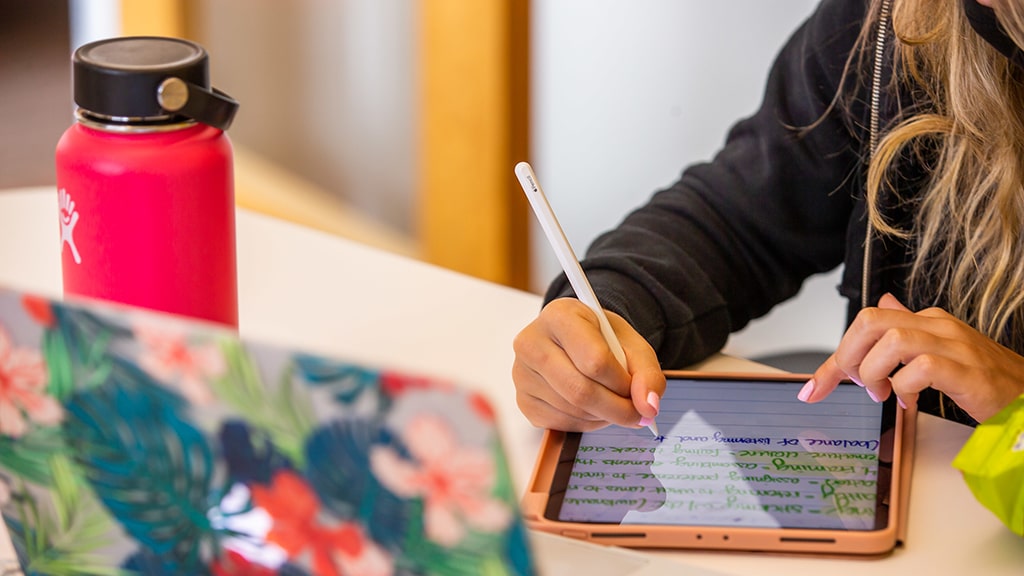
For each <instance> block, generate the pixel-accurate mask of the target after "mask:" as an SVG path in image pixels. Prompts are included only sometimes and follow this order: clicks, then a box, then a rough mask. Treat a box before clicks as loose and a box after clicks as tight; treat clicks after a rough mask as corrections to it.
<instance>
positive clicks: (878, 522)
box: [545, 378, 895, 530]
mask: <svg viewBox="0 0 1024 576" xmlns="http://www.w3.org/2000/svg"><path fill="white" fill-rule="evenodd" d="M803 384H804V380H803V379H801V380H799V381H794V380H789V381H777V380H742V379H731V378H730V379H728V380H722V379H718V380H705V379H700V378H686V379H673V378H669V381H668V388H667V390H666V393H665V395H664V397H663V399H662V403H661V412H660V413H659V415H658V418H657V423H658V427H659V429H660V434H661V436H659V437H657V438H655V437H654V436H653V435H652V433H651V431H650V430H648V429H646V428H643V429H638V430H633V429H628V428H620V427H617V426H610V427H607V428H605V429H603V430H599V431H596V432H587V433H582V434H580V433H572V434H568V435H567V436H568V437H567V438H566V442H565V444H564V445H563V450H562V455H561V458H560V460H559V464H558V468H557V469H556V472H555V478H554V482H553V484H552V491H551V497H550V499H549V500H548V507H547V510H546V512H545V516H546V517H547V518H549V519H552V520H561V521H566V522H588V523H602V524H632V525H636V524H661V525H690V526H732V527H770V528H807V529H834V530H880V529H883V528H885V527H886V524H887V521H888V520H887V519H888V516H889V514H888V506H887V503H888V495H889V490H890V479H891V465H892V462H891V455H892V445H891V444H892V442H893V438H894V434H893V429H894V426H895V405H894V401H892V399H890V401H887V402H885V403H875V402H873V401H872V400H871V399H870V398H869V397H868V395H867V394H866V393H865V392H864V390H863V389H861V388H859V387H857V386H855V385H853V384H849V383H844V384H842V385H840V386H839V388H838V389H836V391H835V392H833V393H832V394H831V395H830V396H829V397H828V398H826V399H825V400H823V401H821V402H819V403H816V404H805V403H803V402H800V401H798V400H797V399H796V395H797V393H798V392H799V390H800V388H801V387H802V386H803Z"/></svg>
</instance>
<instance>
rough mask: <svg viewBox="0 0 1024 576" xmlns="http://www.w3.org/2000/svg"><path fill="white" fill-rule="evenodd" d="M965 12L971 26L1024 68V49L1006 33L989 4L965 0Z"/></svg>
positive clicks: (1004, 54)
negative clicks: (984, 4)
mask: <svg viewBox="0 0 1024 576" xmlns="http://www.w3.org/2000/svg"><path fill="white" fill-rule="evenodd" d="M964 12H965V13H966V14H967V20H968V21H969V22H970V23H971V28H974V31H975V32H977V33H978V35H979V36H981V37H982V38H984V39H985V40H986V41H987V42H988V43H989V44H991V45H992V47H993V48H995V49H996V50H998V51H999V52H1000V53H1001V54H1002V55H1003V56H1006V57H1007V58H1009V59H1010V62H1013V63H1014V64H1015V65H1016V66H1017V67H1019V68H1022V69H1024V51H1022V50H1021V49H1020V47H1019V46H1017V44H1016V43H1014V41H1013V40H1012V39H1011V38H1010V37H1009V36H1007V35H1006V32H1005V31H1004V30H1003V27H1002V26H1001V25H1000V24H999V20H997V19H996V13H995V11H994V10H992V9H991V8H989V7H988V6H982V5H981V4H978V2H977V0H964Z"/></svg>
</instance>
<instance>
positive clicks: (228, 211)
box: [56, 37, 238, 327]
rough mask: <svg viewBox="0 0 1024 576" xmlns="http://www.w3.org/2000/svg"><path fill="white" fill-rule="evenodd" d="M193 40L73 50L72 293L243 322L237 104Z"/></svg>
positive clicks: (66, 218)
mask: <svg viewBox="0 0 1024 576" xmlns="http://www.w3.org/2000/svg"><path fill="white" fill-rule="evenodd" d="M208 60H209V58H208V56H207V53H206V51H205V50H204V49H203V48H202V47H201V46H199V45H197V44H195V43H193V42H189V41H186V40H180V39H175V38H160V37H124V38H111V39H107V40H100V41H98V42H93V43H91V44H86V45H84V46H82V47H81V48H79V49H78V50H76V51H75V54H74V57H73V59H72V65H73V76H74V79H73V80H74V81H73V84H74V98H75V104H76V105H77V110H76V113H75V115H76V120H77V121H76V122H75V123H74V124H73V125H72V126H71V127H70V128H68V130H67V131H66V132H65V133H64V135H63V136H62V137H61V139H60V142H59V143H58V144H57V153H56V160H57V190H58V201H59V204H60V234H61V252H62V255H61V259H62V272H63V279H64V292H65V294H69V295H71V294H74V295H81V296H88V297H92V298H101V299H105V300H113V301H117V302H123V303H126V304H130V305H134V306H141V307H146V308H151V309H155V310H161V311H165V312H171V313H175V314H181V315H186V316H192V317H196V318H201V319H205V320H210V321H213V322H218V323H221V324H226V325H228V326H233V327H237V326H238V291H237V274H236V263H235V205H234V175H233V170H232V151H231V143H230V141H229V140H228V137H227V134H225V133H224V131H225V130H226V129H227V128H228V126H229V125H230V124H231V121H232V119H233V118H234V114H235V112H236V111H237V109H238V103H237V102H235V101H234V100H233V99H232V98H231V97H229V96H227V95H226V94H224V93H223V92H220V91H219V90H216V89H213V88H211V86H210V81H209V64H208Z"/></svg>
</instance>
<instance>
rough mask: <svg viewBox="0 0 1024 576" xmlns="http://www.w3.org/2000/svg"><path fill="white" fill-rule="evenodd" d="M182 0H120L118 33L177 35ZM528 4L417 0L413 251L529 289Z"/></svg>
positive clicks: (181, 30)
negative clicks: (524, 163) (519, 171)
mask: <svg viewBox="0 0 1024 576" xmlns="http://www.w3.org/2000/svg"><path fill="white" fill-rule="evenodd" d="M188 3H189V1H188V0H121V23H122V33H123V34H125V35H140V34H144V35H164V36H178V37H181V36H185V34H186V33H187V30H186V23H187V17H186V16H187V9H188ZM529 3H530V2H529V0H419V2H417V3H416V4H415V6H416V9H417V10H418V14H417V17H418V25H417V29H418V32H419V39H418V45H417V48H418V50H417V51H416V53H417V55H418V58H419V60H418V62H417V65H418V74H419V75H420V76H419V77H420V81H419V87H420V93H419V95H418V96H419V97H418V98H417V99H416V101H417V102H418V106H419V110H418V111H417V112H418V118H419V125H418V134H417V136H416V137H417V139H418V147H417V149H418V154H417V155H418V166H417V168H416V170H417V182H418V189H417V190H416V191H415V196H416V202H417V203H418V206H417V210H416V212H417V223H416V225H417V228H418V230H417V232H416V234H417V236H418V243H419V246H420V253H421V254H422V257H423V258H424V259H425V260H427V261H429V262H431V263H433V264H437V265H440V266H443V267H446V268H450V269H453V270H456V271H459V272H463V273H466V274H469V275H472V276H476V277H478V278H483V279H485V280H490V281H492V282H498V283H501V284H506V285H509V286H513V287H516V288H521V289H527V288H528V287H529V237H528V234H529V224H528V222H529V209H528V204H527V202H526V199H525V198H524V196H523V194H522V192H521V191H520V190H519V186H518V183H517V181H516V179H515V176H514V174H513V172H512V169H513V167H514V165H515V163H516V162H518V161H520V160H526V159H527V155H528V153H529V120H530V116H529V29H530V26H529Z"/></svg>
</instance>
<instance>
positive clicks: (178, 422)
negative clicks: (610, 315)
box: [0, 290, 534, 576]
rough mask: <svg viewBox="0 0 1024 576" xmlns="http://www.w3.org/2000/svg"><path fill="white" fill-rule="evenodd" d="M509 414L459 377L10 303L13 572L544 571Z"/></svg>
mask: <svg viewBox="0 0 1024 576" xmlns="http://www.w3.org/2000/svg"><path fill="white" fill-rule="evenodd" d="M494 414H495V413H494V411H493V410H492V408H491V406H490V405H489V404H488V402H487V400H486V399H485V398H483V397H482V396H480V395H479V394H478V393H475V392H473V391H471V390H468V389H465V388H462V387H459V386H457V385H454V384H453V383H450V382H441V381H435V380H431V379H427V378H422V377H418V376H414V375H409V374H401V373H396V372H390V371H388V370H378V369H374V368H369V367H365V366H360V365H356V364H352V363H347V362H343V361H337V360H334V359H330V358H324V357H319V356H313V355H309V354H304V353H301V352H296V351H291V350H285V349H282V348H278V347H273V346H266V345H260V344H258V343H252V342H247V341H243V340H240V339H238V338H237V336H236V334H235V333H234V332H231V331H227V330H222V329H220V328H217V327H214V326H210V325H206V324H201V323H196V322H190V321H186V320H183V319H179V318H175V317H169V316H165V315H159V314H154V313H148V312H144V311H140V310H136V309H128V308H122V307H115V306H107V305H101V304H95V303H93V304H88V305H82V304H70V303H61V302H55V301H50V300H47V299H43V298H39V297H35V296H32V295H27V294H23V293H19V292H15V291H6V290H0V512H2V516H3V523H4V524H5V525H6V528H7V531H8V532H9V534H10V536H11V540H12V541H13V543H14V549H15V551H16V557H17V563H16V565H13V566H11V567H9V569H10V570H11V571H10V573H12V574H17V573H20V572H24V573H25V574H47V575H51V576H61V575H71V574H95V575H106V574H147V575H149V574H151V575H164V574H167V575H171V574H175V575H177V574H190V575H211V576H229V575H243V574H244V575H264V574H266V575H270V574H281V575H295V576H299V575H306V574H308V575H351V574H369V575H376V574H473V575H476V574H494V575H499V574H532V573H533V572H534V568H533V564H532V561H531V555H530V552H529V549H528V541H527V534H526V530H525V529H524V527H523V523H522V520H521V518H520V515H519V513H518V511H517V507H516V506H517V498H516V495H515V494H514V490H513V486H512V483H511V480H510V476H509V473H508V470H507V467H506V460H505V456H504V453H503V448H502V445H501V441H500V438H499V434H498V431H497V427H496V425H495V422H494ZM2 556H3V555H2V553H0V558H2ZM0 573H6V572H5V571H4V567H3V566H2V561H0Z"/></svg>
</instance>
